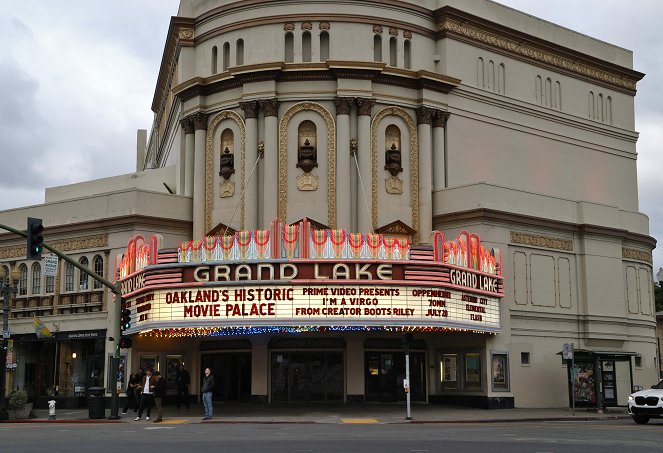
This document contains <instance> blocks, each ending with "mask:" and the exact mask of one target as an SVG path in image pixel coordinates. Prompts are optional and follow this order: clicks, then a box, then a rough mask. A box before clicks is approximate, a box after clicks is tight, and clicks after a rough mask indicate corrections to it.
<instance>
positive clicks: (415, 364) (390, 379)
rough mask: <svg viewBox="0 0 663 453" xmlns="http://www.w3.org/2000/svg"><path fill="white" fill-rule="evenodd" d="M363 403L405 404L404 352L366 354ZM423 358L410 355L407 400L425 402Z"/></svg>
mask: <svg viewBox="0 0 663 453" xmlns="http://www.w3.org/2000/svg"><path fill="white" fill-rule="evenodd" d="M365 357H366V380H365V382H366V401H372V402H382V403H390V402H396V401H405V399H406V397H407V396H406V394H405V392H404V391H403V379H405V352H404V351H367V352H366V356H365ZM424 371H425V354H424V353H423V352H410V392H411V395H410V398H411V400H412V401H426V382H425V375H426V373H425V372H424Z"/></svg>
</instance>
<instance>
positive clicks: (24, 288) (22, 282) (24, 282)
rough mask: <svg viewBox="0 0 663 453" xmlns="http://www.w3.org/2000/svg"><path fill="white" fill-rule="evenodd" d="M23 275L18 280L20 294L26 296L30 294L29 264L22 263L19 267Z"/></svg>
mask: <svg viewBox="0 0 663 453" xmlns="http://www.w3.org/2000/svg"><path fill="white" fill-rule="evenodd" d="M18 270H19V271H20V272H21V277H20V278H19V280H18V295H19V296H26V295H27V294H28V266H26V265H25V264H21V265H20V266H19V267H18Z"/></svg>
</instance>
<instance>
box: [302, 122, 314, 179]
mask: <svg viewBox="0 0 663 453" xmlns="http://www.w3.org/2000/svg"><path fill="white" fill-rule="evenodd" d="M297 145H298V147H297V168H301V169H302V170H304V173H309V172H311V170H313V169H314V168H316V167H317V166H318V150H317V128H316V127H315V123H314V122H313V121H310V120H306V121H302V122H301V123H300V124H299V127H298V128H297Z"/></svg>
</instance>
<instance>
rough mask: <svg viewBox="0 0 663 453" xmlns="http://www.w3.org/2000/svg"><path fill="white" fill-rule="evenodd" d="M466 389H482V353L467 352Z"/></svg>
mask: <svg viewBox="0 0 663 453" xmlns="http://www.w3.org/2000/svg"><path fill="white" fill-rule="evenodd" d="M463 387H464V388H465V389H466V390H479V389H481V354H479V353H468V354H465V382H464V385H463Z"/></svg>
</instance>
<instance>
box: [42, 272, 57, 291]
mask: <svg viewBox="0 0 663 453" xmlns="http://www.w3.org/2000/svg"><path fill="white" fill-rule="evenodd" d="M54 292H55V277H54V276H53V275H47V276H46V287H45V288H44V293H45V294H53V293H54Z"/></svg>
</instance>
